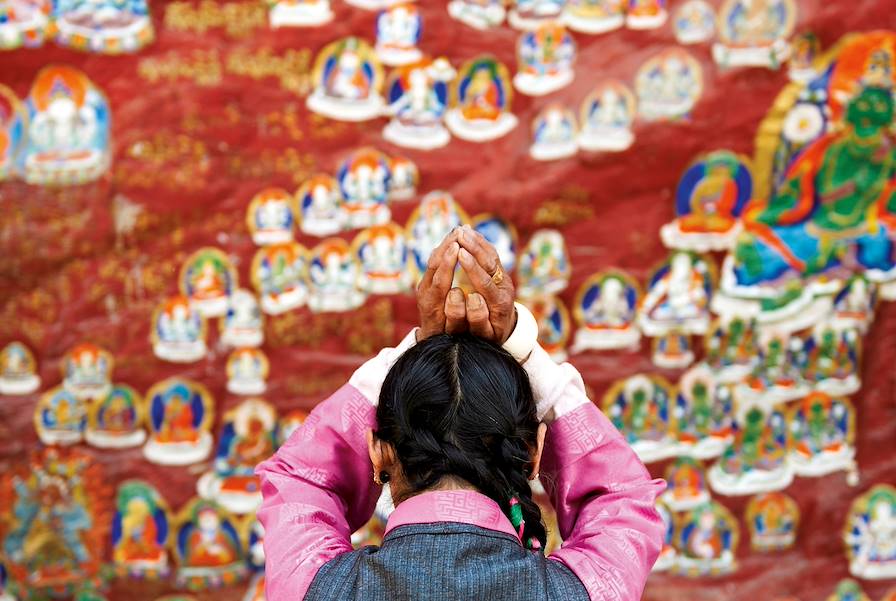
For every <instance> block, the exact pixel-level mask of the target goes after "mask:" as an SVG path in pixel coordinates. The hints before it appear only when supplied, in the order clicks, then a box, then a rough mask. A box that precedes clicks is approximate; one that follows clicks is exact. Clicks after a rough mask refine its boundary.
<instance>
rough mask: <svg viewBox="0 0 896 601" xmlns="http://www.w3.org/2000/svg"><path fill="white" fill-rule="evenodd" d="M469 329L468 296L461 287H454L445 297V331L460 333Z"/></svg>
mask: <svg viewBox="0 0 896 601" xmlns="http://www.w3.org/2000/svg"><path fill="white" fill-rule="evenodd" d="M466 329H467V297H466V296H464V291H463V290H461V289H460V288H452V289H451V290H449V291H448V298H447V299H445V332H446V333H448V334H459V333H461V332H464V331H466Z"/></svg>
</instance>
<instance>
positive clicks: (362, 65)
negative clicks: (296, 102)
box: [307, 37, 383, 121]
mask: <svg viewBox="0 0 896 601" xmlns="http://www.w3.org/2000/svg"><path fill="white" fill-rule="evenodd" d="M312 78H313V80H314V88H315V89H314V91H313V92H312V93H311V95H310V96H308V100H307V103H308V108H310V109H311V110H312V111H315V112H317V113H320V114H322V115H324V116H326V117H330V118H331V119H341V120H345V121H365V120H367V119H372V118H374V117H377V116H379V114H380V111H381V110H382V105H383V98H382V97H381V96H380V88H381V87H382V85H383V68H382V66H381V65H380V61H379V58H377V55H376V53H375V52H374V50H373V48H371V47H370V44H368V43H367V42H365V41H364V40H361V39H359V38H354V37H348V38H344V39H341V40H337V41H335V42H332V43H331V44H329V45H328V46H326V47H325V48H323V50H321V51H320V53H319V54H318V55H317V58H316V59H315V62H314V72H313V75H312Z"/></svg>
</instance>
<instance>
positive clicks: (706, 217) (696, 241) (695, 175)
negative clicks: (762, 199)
mask: <svg viewBox="0 0 896 601" xmlns="http://www.w3.org/2000/svg"><path fill="white" fill-rule="evenodd" d="M752 197H753V175H752V173H751V172H750V167H749V165H748V162H747V159H745V158H742V157H739V156H738V155H736V154H734V153H733V152H729V151H727V150H717V151H715V152H712V153H709V154H707V155H705V156H702V157H700V158H698V159H697V160H696V161H694V162H693V163H691V165H690V166H689V167H688V168H687V169H686V170H685V172H684V175H682V176H681V180H679V182H678V188H677V190H676V193H675V221H673V222H672V223H671V224H669V225H667V226H664V227H663V229H662V230H661V232H660V234H661V237H662V238H663V242H664V243H665V244H666V246H669V247H672V248H680V249H684V250H695V251H700V252H706V251H711V250H723V249H726V248H729V247H730V246H732V245H733V244H734V241H735V237H736V236H737V234H738V232H739V231H740V224H739V222H738V220H739V219H740V216H741V214H742V213H743V211H744V209H745V207H746V206H747V203H748V202H749V201H750V200H752Z"/></svg>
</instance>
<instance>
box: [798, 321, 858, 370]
mask: <svg viewBox="0 0 896 601" xmlns="http://www.w3.org/2000/svg"><path fill="white" fill-rule="evenodd" d="M850 338H852V339H853V340H854V339H855V333H854V332H853V331H850V330H847V331H845V332H837V331H836V330H834V329H833V328H824V329H822V330H821V332H820V334H816V335H815V336H813V342H814V345H813V347H812V348H811V350H810V351H809V356H808V369H807V374H808V376H809V377H810V378H811V379H813V380H815V381H821V380H825V379H827V378H837V379H845V378H849V377H850V376H852V375H854V374H855V371H856V364H855V361H854V356H855V349H854V348H850V344H849V340H850Z"/></svg>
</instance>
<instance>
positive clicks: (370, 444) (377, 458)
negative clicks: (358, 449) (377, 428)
mask: <svg viewBox="0 0 896 601" xmlns="http://www.w3.org/2000/svg"><path fill="white" fill-rule="evenodd" d="M367 454H368V455H370V463H372V464H373V473H374V474H378V473H380V470H381V469H383V444H382V442H381V441H379V440H378V439H377V437H376V436H374V435H373V430H371V429H369V428H368V430H367Z"/></svg>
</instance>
